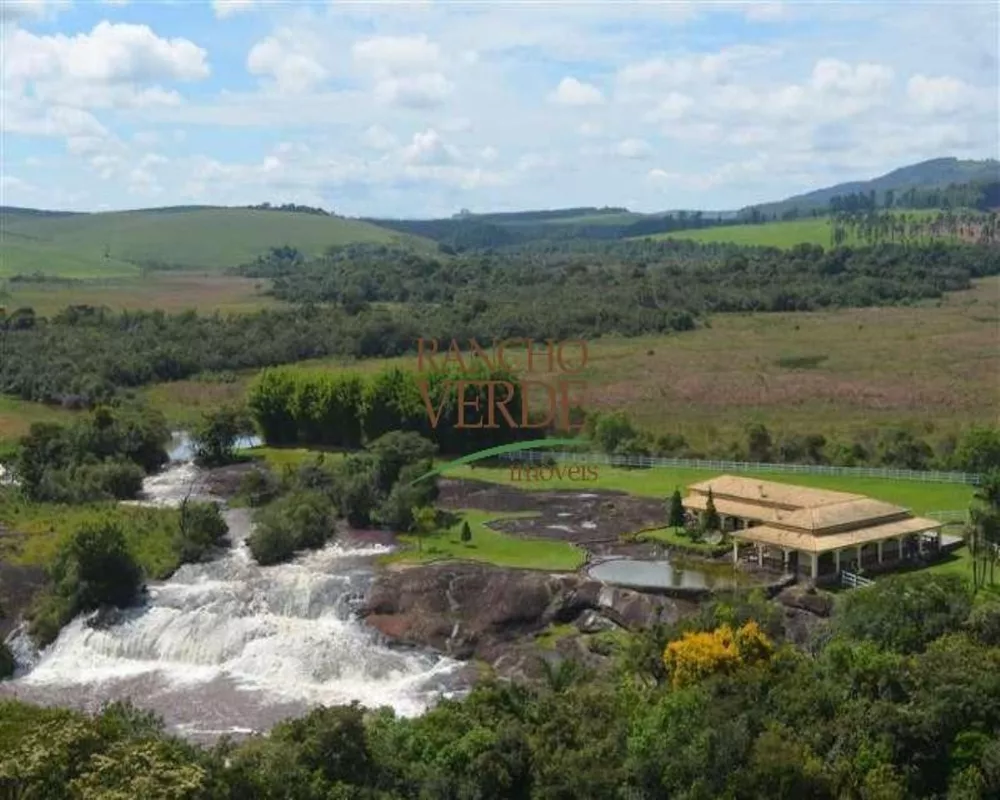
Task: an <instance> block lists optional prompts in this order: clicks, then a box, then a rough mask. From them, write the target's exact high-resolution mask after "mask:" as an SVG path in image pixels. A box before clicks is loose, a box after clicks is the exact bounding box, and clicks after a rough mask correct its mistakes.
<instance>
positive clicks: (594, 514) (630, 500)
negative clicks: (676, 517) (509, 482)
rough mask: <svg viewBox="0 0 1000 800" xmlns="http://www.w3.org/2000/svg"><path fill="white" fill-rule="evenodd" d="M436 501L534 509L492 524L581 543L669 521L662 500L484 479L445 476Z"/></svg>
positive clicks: (459, 506) (493, 508) (508, 531)
mask: <svg viewBox="0 0 1000 800" xmlns="http://www.w3.org/2000/svg"><path fill="white" fill-rule="evenodd" d="M440 488H441V493H440V496H439V498H438V505H440V506H441V507H442V508H445V509H451V510H458V509H462V508H475V509H481V510H483V511H495V512H497V513H498V514H501V515H502V514H503V513H511V512H531V513H533V514H537V515H538V516H535V517H530V518H527V519H506V520H505V519H500V520H497V521H495V522H491V523H489V526H490V527H491V528H493V529H494V530H496V531H500V532H502V533H506V534H510V535H512V536H521V537H524V538H532V539H556V540H559V541H564V542H572V543H574V544H580V545H593V544H598V543H610V542H616V541H618V540H619V539H620V537H621V536H622V535H623V534H626V533H634V532H635V531H639V530H642V529H644V528H652V527H657V526H660V525H665V524H666V509H665V507H664V504H663V503H662V502H661V501H659V500H655V499H651V498H643V497H634V496H632V495H628V494H625V493H624V492H613V491H607V490H600V491H575V490H558V491H524V490H522V489H517V488H515V487H513V486H504V485H500V484H495V483H486V482H482V481H471V480H459V479H455V478H448V479H445V480H442V481H441V484H440Z"/></svg>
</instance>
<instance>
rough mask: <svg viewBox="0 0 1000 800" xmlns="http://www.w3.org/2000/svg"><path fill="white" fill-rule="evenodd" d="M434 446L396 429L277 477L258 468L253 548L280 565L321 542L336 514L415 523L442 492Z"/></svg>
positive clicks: (366, 523) (250, 491)
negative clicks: (360, 447) (432, 472)
mask: <svg viewBox="0 0 1000 800" xmlns="http://www.w3.org/2000/svg"><path fill="white" fill-rule="evenodd" d="M435 453H436V447H435V446H434V444H433V443H432V442H430V441H428V440H426V439H424V438H422V437H420V436H419V435H417V434H416V433H413V432H403V431H393V432H391V433H387V434H385V435H383V436H380V437H379V438H378V439H375V440H374V441H372V442H370V443H369V444H368V445H367V447H366V448H365V449H364V450H363V451H361V452H356V453H351V454H349V455H347V456H345V457H344V458H342V459H330V460H327V459H325V457H324V456H323V455H322V454H320V455H318V456H316V457H315V458H314V459H313V460H311V461H307V462H305V463H303V464H301V465H299V466H298V467H297V468H292V467H290V466H289V467H288V468H287V469H286V470H285V472H284V474H283V475H281V476H276V475H274V474H273V473H272V472H270V471H269V470H263V469H255V470H253V471H252V472H250V473H248V474H247V476H246V477H244V479H243V482H242V485H241V487H240V495H241V497H242V498H243V499H244V500H245V501H246V502H247V503H248V504H249V505H250V506H252V507H254V508H255V509H256V510H255V512H254V530H253V532H252V533H251V534H250V537H249V539H248V540H247V546H248V547H249V548H250V552H251V553H252V554H253V556H254V558H255V559H256V560H257V562H258V563H260V564H274V563H277V562H279V561H285V560H287V559H289V558H291V557H292V556H293V555H294V554H295V553H296V552H298V551H300V550H306V549H313V548H317V547H321V546H322V545H324V544H325V543H326V542H328V541H329V540H330V539H331V538H332V537H333V536H334V532H335V520H336V519H338V518H339V519H344V520H345V521H346V522H347V524H348V525H350V526H351V527H353V528H359V529H363V528H369V527H371V526H373V525H378V526H380V527H383V528H387V529H389V530H393V531H399V532H406V531H411V530H413V529H414V527H415V524H416V521H417V520H416V515H417V514H418V513H419V510H421V509H424V508H427V507H429V506H430V505H431V504H432V503H433V501H434V499H435V498H436V497H437V491H438V490H437V482H436V480H435V479H434V478H433V477H430V478H425V479H423V480H417V479H418V478H422V477H423V476H424V475H426V473H427V472H429V471H430V469H431V468H432V463H433V457H434V455H435Z"/></svg>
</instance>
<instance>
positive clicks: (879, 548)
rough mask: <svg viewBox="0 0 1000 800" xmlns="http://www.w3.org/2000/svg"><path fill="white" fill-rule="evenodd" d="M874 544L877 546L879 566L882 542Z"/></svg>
mask: <svg viewBox="0 0 1000 800" xmlns="http://www.w3.org/2000/svg"><path fill="white" fill-rule="evenodd" d="M876 544H877V546H878V563H879V564H881V563H882V542H877V543H876Z"/></svg>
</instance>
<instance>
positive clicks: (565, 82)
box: [549, 77, 604, 106]
mask: <svg viewBox="0 0 1000 800" xmlns="http://www.w3.org/2000/svg"><path fill="white" fill-rule="evenodd" d="M549 100H550V101H551V102H553V103H556V104H558V105H561V106H595V105H600V104H601V103H603V102H604V95H603V94H601V90H600V89H598V88H597V87H596V86H594V85H593V84H590V83H582V82H581V81H578V80H577V79H576V78H570V77H567V78H563V79H562V80H561V81H560V82H559V85H558V86H557V87H556V90H555V91H554V92H552V94H550V95H549Z"/></svg>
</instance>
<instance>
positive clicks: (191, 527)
mask: <svg viewBox="0 0 1000 800" xmlns="http://www.w3.org/2000/svg"><path fill="white" fill-rule="evenodd" d="M228 533H229V526H228V525H227V524H226V520H225V519H224V518H223V516H222V512H221V511H220V510H219V507H218V506H217V505H216V504H215V503H205V502H194V501H192V500H191V499H190V497H185V498H184V501H183V502H182V503H181V507H180V524H179V526H178V531H177V544H176V547H177V550H178V553H179V557H180V560H181V562H182V563H192V562H196V561H201V560H202V559H203V558H204V557H205V556H206V555H207V554H208V553H209V552H210V551H211V549H212V548H213V547H219V546H220V545H221V544H222V543H223V542H224V541H225V538H226V535H227V534H228Z"/></svg>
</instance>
